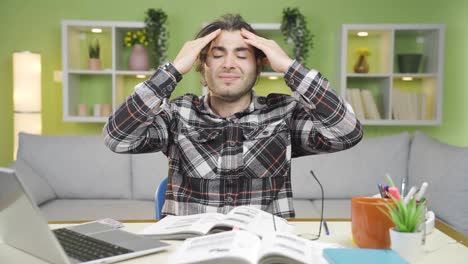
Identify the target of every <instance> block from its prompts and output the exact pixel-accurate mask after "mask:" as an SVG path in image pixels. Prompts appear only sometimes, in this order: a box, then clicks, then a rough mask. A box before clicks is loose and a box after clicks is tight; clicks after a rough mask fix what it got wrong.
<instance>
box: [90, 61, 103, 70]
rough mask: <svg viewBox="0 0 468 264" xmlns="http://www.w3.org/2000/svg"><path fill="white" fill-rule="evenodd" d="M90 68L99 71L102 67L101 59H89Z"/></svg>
mask: <svg viewBox="0 0 468 264" xmlns="http://www.w3.org/2000/svg"><path fill="white" fill-rule="evenodd" d="M88 68H89V69H90V70H93V71H97V70H100V69H101V60H100V59H98V58H89V60H88Z"/></svg>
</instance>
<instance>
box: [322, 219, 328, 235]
mask: <svg viewBox="0 0 468 264" xmlns="http://www.w3.org/2000/svg"><path fill="white" fill-rule="evenodd" d="M323 227H325V234H326V235H327V236H329V235H330V230H329V229H328V225H327V221H323Z"/></svg>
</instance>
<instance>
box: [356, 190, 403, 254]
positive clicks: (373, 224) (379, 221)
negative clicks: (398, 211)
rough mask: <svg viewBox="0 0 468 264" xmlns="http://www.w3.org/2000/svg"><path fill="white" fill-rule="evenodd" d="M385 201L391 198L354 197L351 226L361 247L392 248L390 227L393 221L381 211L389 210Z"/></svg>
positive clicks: (392, 225)
mask: <svg viewBox="0 0 468 264" xmlns="http://www.w3.org/2000/svg"><path fill="white" fill-rule="evenodd" d="M385 202H392V201H391V199H383V198H374V197H353V198H352V199H351V226H352V234H353V240H354V242H355V243H356V245H357V246H358V247H360V248H390V236H389V233H388V230H389V228H392V227H394V224H393V222H392V221H391V220H390V219H389V218H388V217H387V216H386V215H385V214H384V213H383V212H382V211H381V210H384V211H388V209H387V208H386V207H385V205H384V203H385Z"/></svg>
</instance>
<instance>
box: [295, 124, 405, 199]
mask: <svg viewBox="0 0 468 264" xmlns="http://www.w3.org/2000/svg"><path fill="white" fill-rule="evenodd" d="M409 140H410V135H409V134H408V133H406V132H405V133H401V134H397V135H392V136H383V137H378V138H371V139H364V140H362V142H360V143H359V144H358V145H356V146H355V147H353V148H351V149H348V150H345V151H340V152H336V153H330V154H321V155H312V156H305V157H300V158H295V159H293V160H292V162H291V181H292V190H293V195H294V198H300V199H320V198H321V197H320V196H321V194H320V189H319V187H318V184H317V182H316V181H315V180H314V178H313V177H312V176H311V175H310V173H309V171H310V170H313V171H314V173H315V175H316V176H317V178H318V179H319V180H320V182H321V183H322V185H323V188H324V193H325V198H326V199H349V198H351V197H353V196H363V195H366V196H368V195H370V196H371V195H374V194H376V193H378V189H377V184H378V183H386V178H385V174H386V173H388V174H390V175H391V177H392V178H393V180H394V181H395V183H399V182H400V181H401V179H402V178H403V177H406V176H407V169H408V153H409Z"/></svg>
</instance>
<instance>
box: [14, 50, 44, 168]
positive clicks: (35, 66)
mask: <svg viewBox="0 0 468 264" xmlns="http://www.w3.org/2000/svg"><path fill="white" fill-rule="evenodd" d="M13 112H14V118H13V120H14V125H13V126H14V149H13V158H14V159H16V152H17V151H18V133H20V132H25V133H30V134H41V132H42V121H41V55H40V54H37V53H32V52H30V51H18V52H14V53H13Z"/></svg>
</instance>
